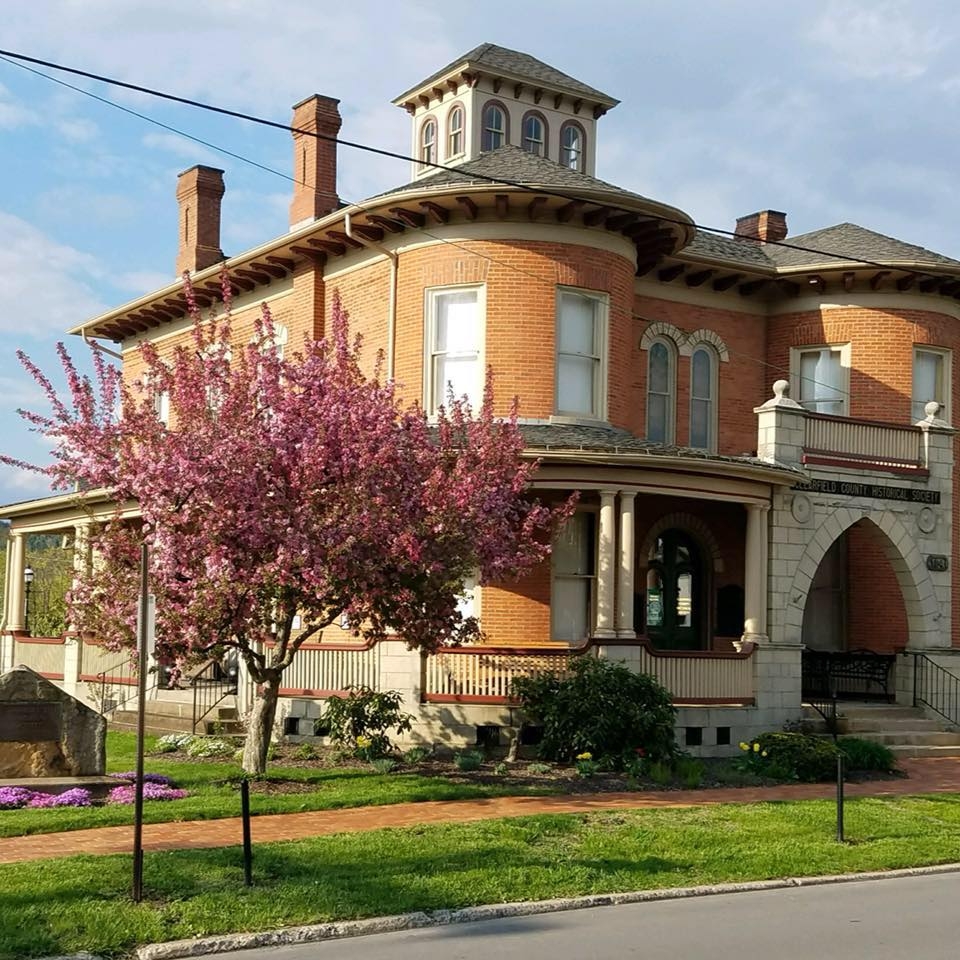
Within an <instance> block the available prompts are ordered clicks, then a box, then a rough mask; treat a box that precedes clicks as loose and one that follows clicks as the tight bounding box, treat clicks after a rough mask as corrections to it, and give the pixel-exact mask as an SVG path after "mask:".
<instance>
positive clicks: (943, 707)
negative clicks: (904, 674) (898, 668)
mask: <svg viewBox="0 0 960 960" xmlns="http://www.w3.org/2000/svg"><path fill="white" fill-rule="evenodd" d="M908 652H909V651H908ZM911 655H912V656H913V705H914V706H915V707H929V708H930V709H931V710H932V711H933V712H934V713H937V714H939V715H940V716H941V717H943V718H944V719H945V720H947V721H949V722H950V723H952V724H955V725H957V726H960V677H958V676H957V675H956V674H954V673H951V672H950V671H949V670H947V669H946V668H945V667H941V666H940V664H939V663H937V662H936V661H935V660H931V659H930V657H928V656H927V655H926V654H925V653H913V654H911Z"/></svg>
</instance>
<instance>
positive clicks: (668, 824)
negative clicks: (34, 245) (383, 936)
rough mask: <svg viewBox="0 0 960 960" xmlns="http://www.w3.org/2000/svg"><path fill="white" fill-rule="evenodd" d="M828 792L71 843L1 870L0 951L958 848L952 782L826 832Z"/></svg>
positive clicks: (885, 803) (113, 951) (127, 944)
mask: <svg viewBox="0 0 960 960" xmlns="http://www.w3.org/2000/svg"><path fill="white" fill-rule="evenodd" d="M834 812H835V810H834V806H833V804H832V803H831V802H829V801H801V802H781V803H761V804H727V805H723V806H707V807H699V808H689V809H676V810H640V811H635V812H623V811H618V812H616V813H603V814H589V815H582V816H539V817H525V818H522V819H512V820H499V821H488V822H485V823H477V824H462V825H437V826H424V827H417V828H409V829H404V830H396V829H390V830H381V831H375V832H371V833H360V834H339V835H335V836H329V837H321V838H316V839H313V840H306V841H298V842H293V843H275V844H263V845H261V846H257V847H255V849H254V880H255V886H254V887H253V888H251V889H249V890H248V889H245V888H244V887H243V886H242V868H241V859H240V851H239V849H238V848H221V849H216V850H196V851H180V852H174V853H152V854H148V855H147V857H146V861H145V867H144V884H145V895H146V897H147V900H146V901H145V902H144V903H142V904H141V905H139V906H137V905H134V904H133V903H132V902H131V901H130V900H129V899H128V893H129V888H130V858H129V857H127V856H123V857H120V856H117V857H102V858H95V857H83V856H80V857H72V858H69V859H64V860H56V861H45V862H38V863H28V864H17V865H16V866H15V867H12V868H11V867H6V868H4V869H3V870H0V958H2V960H9V958H14V957H33V956H43V955H50V954H62V953H69V952H72V951H77V950H81V949H86V950H90V951H93V952H94V953H101V954H103V955H106V956H119V955H122V954H124V953H126V952H129V951H130V950H131V949H132V948H133V947H134V946H136V945H137V944H140V943H148V942H156V941H163V940H172V939H178V938H183V937H191V936H200V935H205V934H212V933H222V932H226V931H238V930H261V929H269V928H272V927H277V926H283V925H288V924H298V923H310V922H320V921H326V920H334V919H345V918H356V917H366V916H378V915H384V914H392V913H398V912H403V911H408V910H414V909H422V910H431V909H438V908H444V907H461V906H467V905H470V904H479V903H496V902H502V901H511V900H539V899H544V898H549V897H557V896H567V895H576V894H590V893H602V892H611V891H623V890H637V889H652V888H662V887H675V886H687V885H692V884H700V883H715V882H725V881H743V880H760V879H769V878H773V877H783V876H803V875H808V876H809V875H816V874H824V873H843V872H848V871H862V870H876V869H888V868H896V867H907V866H915V865H920V864H932V863H943V862H949V861H957V860H960V796H957V795H938V796H930V797H903V798H896V799H892V798H884V799H858V800H851V801H848V804H847V817H846V821H847V835H848V837H849V838H850V840H851V842H849V843H846V844H838V843H836V842H835V840H834V839H833V837H834V830H835V823H834Z"/></svg>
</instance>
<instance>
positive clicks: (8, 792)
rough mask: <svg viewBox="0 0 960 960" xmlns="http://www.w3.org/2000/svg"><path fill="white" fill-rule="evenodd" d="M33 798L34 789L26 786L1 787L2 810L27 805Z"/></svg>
mask: <svg viewBox="0 0 960 960" xmlns="http://www.w3.org/2000/svg"><path fill="white" fill-rule="evenodd" d="M32 798H33V791H32V790H27V789H26V788H25V787H0V810H16V809H18V808H19V807H25V806H26V805H27V804H28V803H29V802H30V801H31V799H32Z"/></svg>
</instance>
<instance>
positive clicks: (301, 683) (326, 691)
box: [268, 643, 413, 697]
mask: <svg viewBox="0 0 960 960" xmlns="http://www.w3.org/2000/svg"><path fill="white" fill-rule="evenodd" d="M268 646H269V645H268ZM411 656H413V654H411ZM282 682H283V686H282V687H281V688H280V695H281V696H288V697H289V696H302V697H327V696H330V695H332V694H337V693H343V692H344V691H345V690H347V689H349V688H350V687H372V688H373V689H375V690H376V689H377V688H378V687H379V685H380V647H379V645H378V644H375V643H368V644H346V643H305V644H304V645H303V646H302V647H301V648H300V649H299V650H298V651H297V655H296V656H295V657H294V658H293V663H291V664H290V666H289V667H287V669H286V670H285V671H284V672H283V681H282Z"/></svg>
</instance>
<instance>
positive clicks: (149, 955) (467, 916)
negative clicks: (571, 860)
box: [134, 863, 960, 960]
mask: <svg viewBox="0 0 960 960" xmlns="http://www.w3.org/2000/svg"><path fill="white" fill-rule="evenodd" d="M956 872H960V863H945V864H940V865H938V866H933V867H909V868H906V869H903V870H877V871H873V872H870V873H841V874H836V875H834V876H827V877H786V878H783V879H778V880H757V881H752V882H749V883H722V884H711V885H708V886H700V887H675V888H673V889H666V890H636V891H633V892H629V893H603V894H594V895H591V896H585V897H565V898H560V899H556V900H537V901H531V902H526V903H496V904H488V905H486V906H480V907H465V908H463V909H461V910H431V911H429V912H426V911H416V912H414V913H402V914H399V915H396V916H392V917H373V918H371V919H369V920H345V921H342V922H337V923H317V924H310V925H307V926H300V927H283V928H281V929H279V930H267V931H264V932H262V933H232V934H222V935H220V936H215V937H200V938H196V939H193V940H171V941H170V942H168V943H154V944H149V945H147V946H144V947H140V948H139V949H138V950H137V951H136V952H135V954H134V956H135V957H136V958H137V960H180V958H183V957H206V956H211V955H213V954H217V953H226V952H227V951H230V950H249V949H251V948H253V947H275V946H283V945H286V944H295V943H316V942H319V941H323V940H341V939H345V938H347V937H367V936H371V935H373V934H377V933H396V932H398V931H401V930H415V929H419V928H423V927H442V926H449V925H451V924H456V923H473V922H475V921H478V920H499V919H503V918H506V917H529V916H535V915H537V914H544V913H560V912H563V911H567V910H586V909H589V908H590V907H610V906H617V905H620V904H626V903H645V902H651V901H657V900H681V899H684V898H687V897H710V896H717V895H718V894H723V893H753V892H756V891H760V890H782V889H785V888H789V887H813V886H823V885H825V884H831V883H856V882H860V881H864V880H894V879H897V878H900V877H918V876H927V875H931V874H934V875H935V874H940V873H956Z"/></svg>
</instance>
